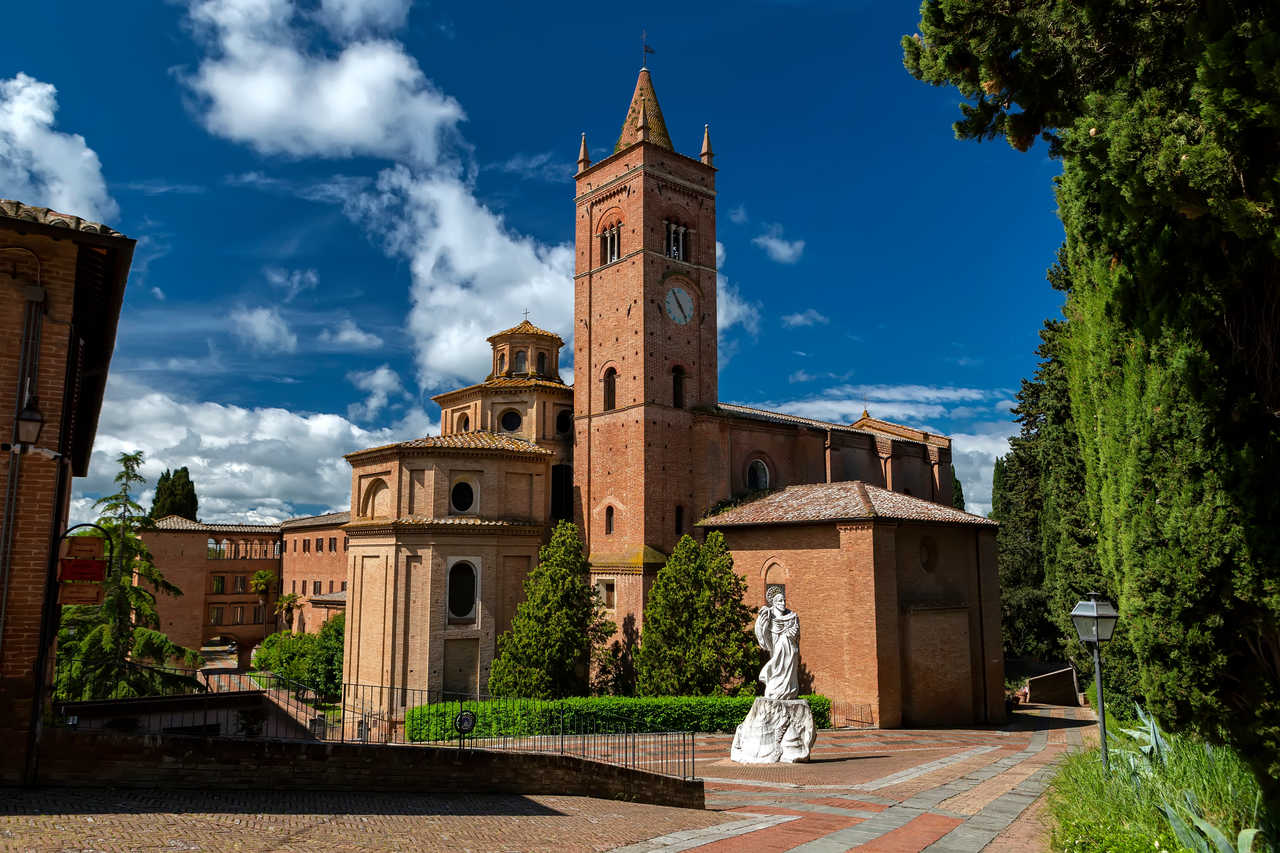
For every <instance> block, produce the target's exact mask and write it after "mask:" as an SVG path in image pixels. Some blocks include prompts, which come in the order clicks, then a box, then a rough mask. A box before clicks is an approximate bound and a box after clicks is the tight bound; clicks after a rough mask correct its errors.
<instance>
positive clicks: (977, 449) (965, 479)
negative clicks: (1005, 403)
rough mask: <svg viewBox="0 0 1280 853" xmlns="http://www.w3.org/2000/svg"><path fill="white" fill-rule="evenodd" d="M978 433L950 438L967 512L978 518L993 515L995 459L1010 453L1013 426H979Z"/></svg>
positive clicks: (953, 462) (1004, 424)
mask: <svg viewBox="0 0 1280 853" xmlns="http://www.w3.org/2000/svg"><path fill="white" fill-rule="evenodd" d="M977 427H978V429H979V430H980V431H978V432H964V433H961V432H958V433H955V434H954V435H952V436H951V464H952V465H954V466H955V467H956V476H957V477H959V478H960V482H961V483H962V484H963V485H964V503H965V509H967V510H968V511H969V512H973V513H977V514H978V515H988V514H989V513H990V512H991V477H992V474H993V473H994V471H995V465H996V457H997V456H1003V455H1005V454H1006V453H1008V452H1009V436H1010V435H1011V434H1012V433H1013V432H1014V431H1015V430H1016V426H1015V425H1014V424H1011V423H989V424H978V425H977Z"/></svg>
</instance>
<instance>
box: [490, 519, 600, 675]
mask: <svg viewBox="0 0 1280 853" xmlns="http://www.w3.org/2000/svg"><path fill="white" fill-rule="evenodd" d="M588 577H589V570H588V565H587V558H586V556H585V555H584V554H583V552H582V537H581V536H579V535H578V528H577V527H576V526H575V525H574V524H572V523H571V522H568V521H561V522H559V523H557V524H556V527H555V530H553V531H552V533H551V541H550V542H549V543H548V544H546V545H544V546H543V547H542V549H541V550H540V551H539V552H538V565H537V567H536V568H534V570H533V571H532V572H530V573H529V577H527V578H526V579H525V582H524V594H525V600H524V601H522V602H521V603H520V605H519V606H518V607H516V615H515V618H513V619H512V620H511V629H510V630H508V631H505V632H503V634H502V636H501V637H499V638H498V656H497V658H496V659H495V660H494V662H493V667H492V668H491V669H490V671H489V692H490V693H492V694H493V695H495V696H525V697H528V698H531V699H552V698H558V697H562V696H578V695H582V694H584V693H585V692H586V689H587V676H588V668H589V663H590V656H591V650H592V648H593V647H594V646H597V645H599V644H602V643H603V642H604V641H605V640H607V639H608V638H609V637H610V636H611V635H612V634H613V633H614V631H615V630H616V629H615V626H614V624H613V623H612V622H610V621H608V620H606V619H604V618H603V609H602V608H600V607H599V602H598V600H597V596H596V593H595V590H594V589H592V588H591V586H590V584H589V583H588Z"/></svg>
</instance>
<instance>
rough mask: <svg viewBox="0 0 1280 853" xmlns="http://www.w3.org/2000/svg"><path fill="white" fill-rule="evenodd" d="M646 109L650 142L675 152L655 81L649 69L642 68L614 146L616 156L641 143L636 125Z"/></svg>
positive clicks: (645, 115) (645, 114) (645, 116)
mask: <svg viewBox="0 0 1280 853" xmlns="http://www.w3.org/2000/svg"><path fill="white" fill-rule="evenodd" d="M641 105H643V107H644V118H645V122H646V124H648V126H649V127H648V129H649V141H650V142H652V143H653V144H654V145H658V146H660V147H662V148H665V149H667V150H668V151H674V150H675V147H674V146H673V145H672V144H671V135H670V134H669V133H667V123H666V121H665V120H664V119H663V118H662V108H661V107H659V106H658V94H657V92H655V91H654V90H653V79H652V78H651V77H650V76H649V69H647V68H641V69H640V76H639V77H637V78H636V90H635V92H634V93H633V94H632V95H631V103H630V104H628V105H627V117H626V118H625V119H623V120H622V133H621V134H619V135H618V144H617V145H614V146H613V152H614V153H615V154H616V153H618V152H619V151H621V150H622V149H623V148H626V147H627V146H628V145H634V144H635V143H637V142H639V141H640V132H639V130H638V129H637V128H636V124H637V123H638V122H639V121H640V108H641Z"/></svg>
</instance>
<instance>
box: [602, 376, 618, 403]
mask: <svg viewBox="0 0 1280 853" xmlns="http://www.w3.org/2000/svg"><path fill="white" fill-rule="evenodd" d="M617 405H618V371H616V370H614V369H613V368H612V367H610V368H609V369H608V370H606V371H605V372H604V410H605V411H606V412H610V411H613V409H614V408H615V407H616V406H617Z"/></svg>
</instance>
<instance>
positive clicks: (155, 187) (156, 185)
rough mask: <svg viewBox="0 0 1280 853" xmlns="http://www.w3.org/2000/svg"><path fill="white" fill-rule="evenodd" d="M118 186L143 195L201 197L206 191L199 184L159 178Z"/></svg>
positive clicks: (127, 182)
mask: <svg viewBox="0 0 1280 853" xmlns="http://www.w3.org/2000/svg"><path fill="white" fill-rule="evenodd" d="M116 186H118V187H121V188H122V189H126V190H133V191H134V192H140V193H142V194H143V195H169V194H173V195H200V194H201V193H203V192H204V191H205V188H204V187H202V186H200V185H199V184H181V183H175V182H173V181H164V180H161V179H159V178H146V179H144V180H141V181H125V182H124V183H122V184H116Z"/></svg>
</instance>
